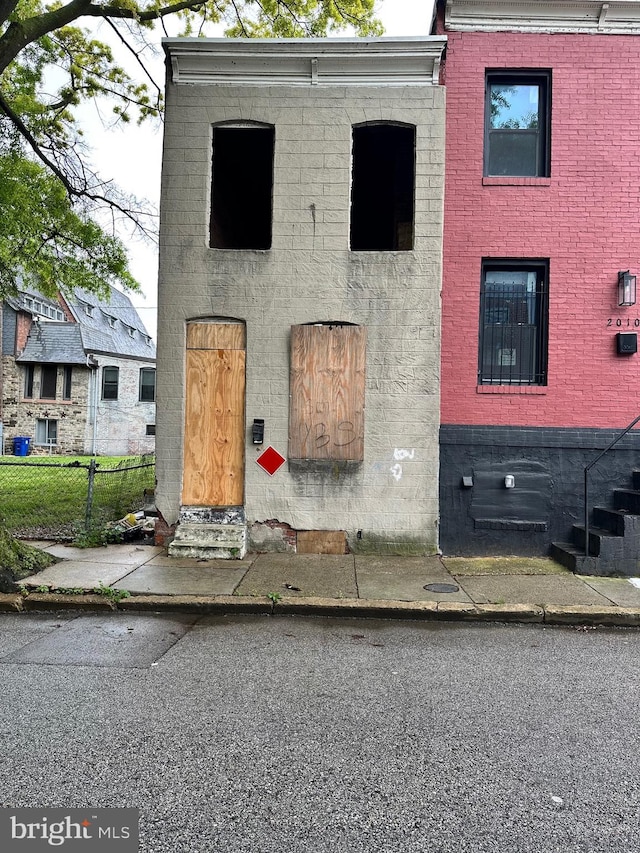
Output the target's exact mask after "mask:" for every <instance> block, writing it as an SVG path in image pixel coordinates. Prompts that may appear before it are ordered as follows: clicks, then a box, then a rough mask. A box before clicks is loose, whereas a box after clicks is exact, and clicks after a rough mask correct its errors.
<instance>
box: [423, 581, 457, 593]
mask: <svg viewBox="0 0 640 853" xmlns="http://www.w3.org/2000/svg"><path fill="white" fill-rule="evenodd" d="M422 588H423V589H426V590H427V592H459V591H460V587H459V586H456V585H455V584H454V583H428V584H426V585H425V586H423V587H422Z"/></svg>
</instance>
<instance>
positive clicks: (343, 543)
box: [296, 530, 347, 554]
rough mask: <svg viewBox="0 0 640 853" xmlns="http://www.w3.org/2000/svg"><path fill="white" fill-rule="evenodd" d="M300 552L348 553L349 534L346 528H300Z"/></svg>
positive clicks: (297, 548)
mask: <svg viewBox="0 0 640 853" xmlns="http://www.w3.org/2000/svg"><path fill="white" fill-rule="evenodd" d="M296 551H297V552H298V554H346V553H347V534H346V533H345V531H344V530H299V531H298V535H297V546H296Z"/></svg>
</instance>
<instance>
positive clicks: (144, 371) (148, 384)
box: [138, 367, 156, 403]
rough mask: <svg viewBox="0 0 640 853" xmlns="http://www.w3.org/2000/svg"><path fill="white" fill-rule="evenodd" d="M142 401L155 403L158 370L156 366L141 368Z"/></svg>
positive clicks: (140, 398) (140, 396) (140, 395)
mask: <svg viewBox="0 0 640 853" xmlns="http://www.w3.org/2000/svg"><path fill="white" fill-rule="evenodd" d="M138 399H139V400H140V402H141V403H153V402H154V400H155V399H156V370H155V367H142V368H140V394H139V398H138Z"/></svg>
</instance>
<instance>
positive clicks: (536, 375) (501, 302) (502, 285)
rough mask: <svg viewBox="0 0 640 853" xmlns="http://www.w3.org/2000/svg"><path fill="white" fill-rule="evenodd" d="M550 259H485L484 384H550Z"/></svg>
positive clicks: (481, 381)
mask: <svg viewBox="0 0 640 853" xmlns="http://www.w3.org/2000/svg"><path fill="white" fill-rule="evenodd" d="M547 269H548V265H547V264H546V262H545V263H536V264H519V265H518V264H516V263H515V262H513V261H511V262H505V263H496V262H491V263H489V262H485V263H484V264H483V270H482V285H481V291H480V352H479V368H478V383H479V384H480V385H546V384H547V323H548V311H547V291H548V288H547V280H548V278H547Z"/></svg>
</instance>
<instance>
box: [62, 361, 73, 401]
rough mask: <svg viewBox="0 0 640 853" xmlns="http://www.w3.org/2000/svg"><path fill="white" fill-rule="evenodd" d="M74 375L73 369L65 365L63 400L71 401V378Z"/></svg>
mask: <svg viewBox="0 0 640 853" xmlns="http://www.w3.org/2000/svg"><path fill="white" fill-rule="evenodd" d="M72 373H73V368H72V367H71V365H70V364H67V365H65V368H64V381H63V385H62V399H63V400H70V399H71V376H72Z"/></svg>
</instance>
